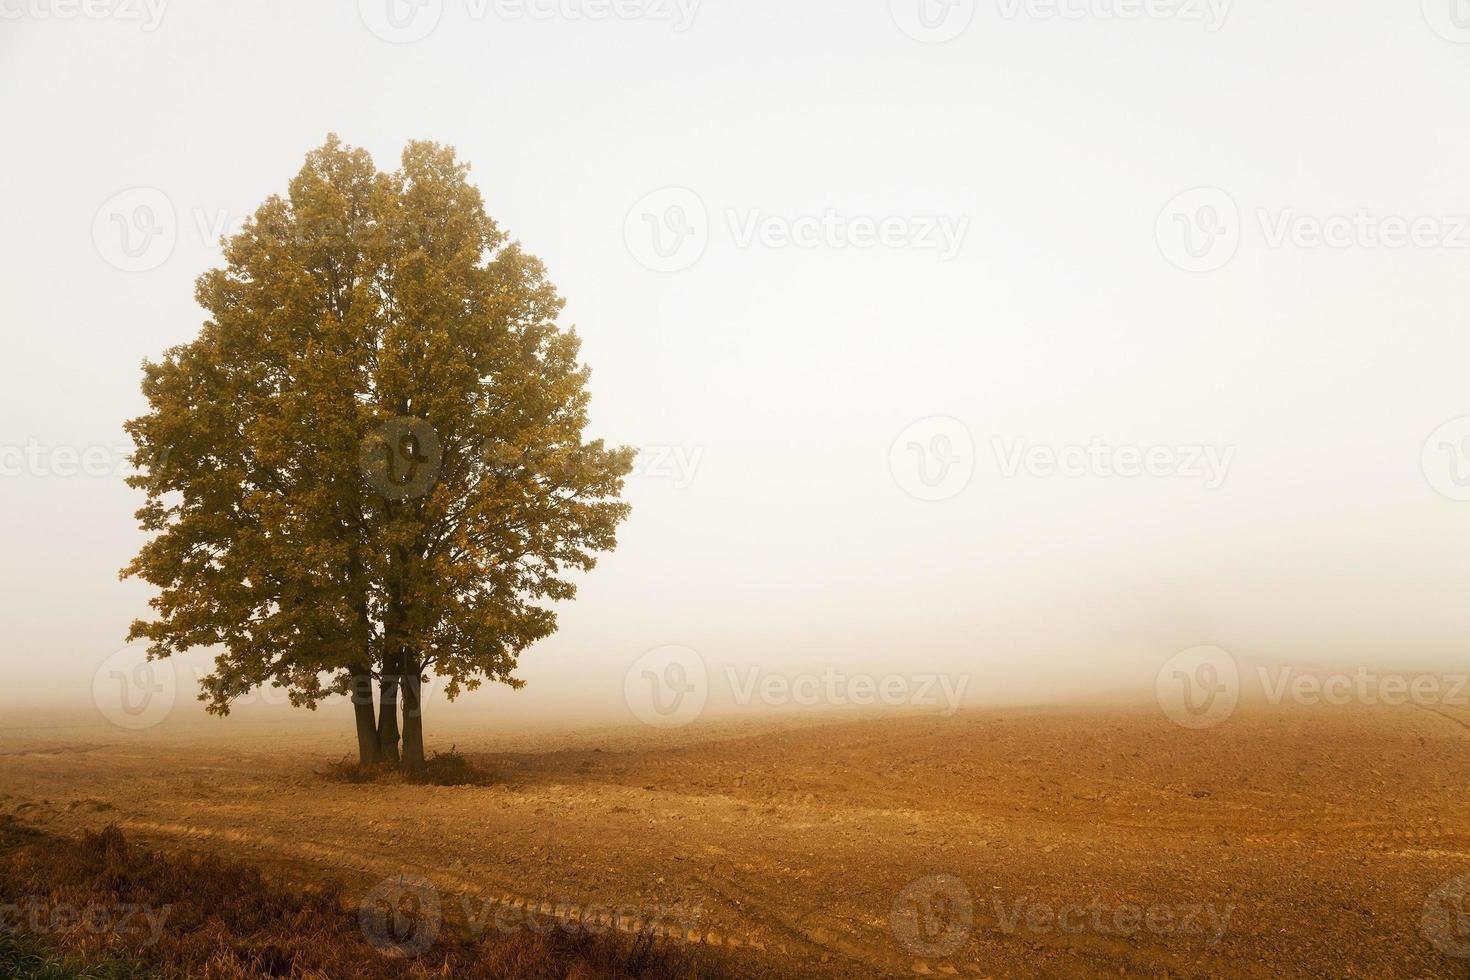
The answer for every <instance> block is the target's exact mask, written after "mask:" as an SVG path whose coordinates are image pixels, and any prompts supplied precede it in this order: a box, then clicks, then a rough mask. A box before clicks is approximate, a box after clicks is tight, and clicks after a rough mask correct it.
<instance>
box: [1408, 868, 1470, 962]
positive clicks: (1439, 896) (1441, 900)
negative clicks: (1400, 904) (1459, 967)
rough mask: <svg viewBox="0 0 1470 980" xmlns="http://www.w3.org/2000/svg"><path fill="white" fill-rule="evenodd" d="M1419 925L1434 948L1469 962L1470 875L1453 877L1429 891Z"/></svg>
mask: <svg viewBox="0 0 1470 980" xmlns="http://www.w3.org/2000/svg"><path fill="white" fill-rule="evenodd" d="M1420 923H1421V925H1422V926H1423V928H1424V935H1425V936H1427V937H1428V938H1429V941H1430V942H1431V943H1433V944H1434V948H1435V949H1437V950H1439V951H1440V952H1441V953H1444V954H1445V955H1446V956H1453V957H1456V958H1457V959H1462V960H1463V959H1470V875H1460V876H1459V877H1458V878H1451V879H1450V880H1449V881H1447V882H1445V883H1444V884H1442V885H1440V886H1439V887H1438V888H1436V889H1435V890H1434V891H1432V892H1430V893H1429V897H1428V898H1426V899H1424V915H1423V917H1422V918H1421V919H1420Z"/></svg>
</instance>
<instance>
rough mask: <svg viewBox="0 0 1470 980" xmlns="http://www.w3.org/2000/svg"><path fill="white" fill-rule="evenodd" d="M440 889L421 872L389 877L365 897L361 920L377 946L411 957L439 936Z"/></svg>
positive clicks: (389, 952) (359, 920)
mask: <svg viewBox="0 0 1470 980" xmlns="http://www.w3.org/2000/svg"><path fill="white" fill-rule="evenodd" d="M442 921H443V918H442V914H441V912H440V908H439V889H437V888H435V887H434V884H433V882H431V881H429V879H427V878H424V877H422V876H419V875H400V876H398V877H396V878H385V879H383V880H382V881H381V882H379V883H378V884H377V885H376V886H375V887H374V888H373V890H372V891H370V892H368V893H367V895H365V896H364V897H363V900H362V905H361V906H359V908H358V914H357V922H358V925H359V926H360V927H361V928H362V934H363V936H364V937H365V938H366V939H367V941H368V942H369V943H371V944H372V945H373V947H374V948H375V949H377V950H379V951H380V952H383V953H386V954H387V955H389V956H393V957H397V958H402V959H406V960H411V959H413V958H414V957H416V956H418V955H420V954H421V953H423V952H424V951H425V950H427V949H428V948H429V947H430V946H432V945H434V940H435V939H437V938H439V925H440V923H441V922H442Z"/></svg>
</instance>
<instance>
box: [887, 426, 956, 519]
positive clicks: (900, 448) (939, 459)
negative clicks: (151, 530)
mask: <svg viewBox="0 0 1470 980" xmlns="http://www.w3.org/2000/svg"><path fill="white" fill-rule="evenodd" d="M888 471H889V473H890V474H892V476H893V482H894V483H896V484H897V485H898V487H899V489H901V490H903V492H904V493H907V494H908V495H909V496H911V497H914V498H916V499H918V500H924V501H929V502H931V503H934V502H938V501H941V500H949V499H950V498H952V497H955V496H958V495H959V494H960V493H962V492H963V491H964V489H965V488H966V487H967V486H969V485H970V480H971V478H972V477H974V475H975V439H974V437H973V436H972V435H971V434H970V429H969V427H968V426H966V425H965V423H963V422H961V421H960V420H959V419H957V418H953V417H951V416H948V415H931V416H929V417H928V418H923V419H919V420H918V421H917V422H915V423H913V424H912V425H910V426H908V427H907V428H906V429H904V430H903V431H902V432H900V433H899V434H898V437H897V438H896V439H894V440H893V444H892V445H891V446H889V448H888Z"/></svg>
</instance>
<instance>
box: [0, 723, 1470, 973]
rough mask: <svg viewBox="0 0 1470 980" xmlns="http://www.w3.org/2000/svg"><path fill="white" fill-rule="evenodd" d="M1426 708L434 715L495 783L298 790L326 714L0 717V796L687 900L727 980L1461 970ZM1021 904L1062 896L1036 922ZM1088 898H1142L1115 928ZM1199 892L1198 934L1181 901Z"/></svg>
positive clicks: (473, 886) (313, 863)
mask: <svg viewBox="0 0 1470 980" xmlns="http://www.w3.org/2000/svg"><path fill="white" fill-rule="evenodd" d="M1451 714H1453V712H1445V711H1443V710H1436V711H1430V710H1425V709H1420V708H1415V707H1412V706H1406V707H1397V708H1387V707H1375V708H1368V707H1361V706H1359V707H1353V708H1337V707H1314V708H1306V707H1277V708H1265V707H1261V708H1242V709H1241V710H1240V711H1239V712H1238V713H1237V714H1236V716H1235V717H1234V718H1232V719H1231V720H1230V721H1229V722H1228V723H1226V724H1225V725H1223V726H1221V727H1219V728H1217V729H1213V730H1209V731H1204V732H1197V731H1187V730H1184V729H1180V728H1177V727H1175V726H1173V725H1172V724H1170V723H1169V722H1168V721H1167V720H1165V719H1163V718H1162V717H1160V716H1159V715H1158V714H1157V712H1151V711H1146V710H1143V709H1132V708H1118V707H1113V708H1097V707H1094V708H1087V709H1075V708H1074V709H1066V710H1063V709H1059V708H1048V709H1007V710H993V711H963V712H961V713H959V714H958V715H956V716H955V717H953V718H950V719H942V718H935V717H914V716H891V717H881V718H867V719H861V720H856V721H854V720H851V719H847V718H819V719H813V718H810V717H809V718H806V719H803V720H801V721H780V722H776V721H769V720H767V721H762V722H741V723H735V722H730V723H723V724H704V725H700V726H694V727H692V728H690V729H687V730H684V731H681V732H679V733H676V734H672V735H670V734H661V733H652V732H648V731H646V730H642V731H634V730H632V729H605V730H588V731H581V732H576V733H567V734H563V735H523V736H512V735H492V734H485V733H484V732H481V733H479V734H475V733H472V732H469V731H466V732H464V733H460V734H459V736H458V737H456V738H454V739H453V741H454V742H456V743H457V745H458V748H459V749H460V751H464V752H468V753H471V754H473V755H474V757H475V758H476V759H477V760H479V761H483V762H485V763H487V764H489V765H491V766H493V767H495V768H496V769H497V770H499V772H500V773H501V774H502V776H503V781H502V782H501V783H499V784H497V785H494V786H490V787H483V788H479V787H455V788H450V787H420V786H408V785H390V786H353V785H342V784H336V783H329V782H327V781H326V780H325V779H324V778H323V777H322V776H321V775H320V770H321V769H322V768H323V767H324V766H325V764H326V763H328V762H330V761H334V760H336V759H340V758H341V757H342V756H343V754H344V753H345V752H346V751H347V750H348V748H349V745H350V732H348V731H347V730H346V719H343V729H342V731H340V732H337V731H336V730H335V729H334V730H333V731H332V732H331V733H330V734H328V733H325V732H324V730H323V729H321V728H320V727H319V726H310V727H307V728H300V727H279V728H275V729H273V730H271V731H269V732H263V731H261V730H259V729H255V730H251V731H250V732H248V733H245V732H240V731H230V730H229V729H228V725H229V722H219V723H218V724H219V725H220V726H221V727H220V729H219V731H220V732H226V731H230V734H229V735H228V736H226V735H223V734H209V735H205V736H197V735H191V736H190V737H188V738H182V737H178V736H177V735H173V736H168V735H162V734H157V733H154V734H150V735H143V736H138V735H132V734H129V733H123V732H119V731H117V730H103V729H100V728H98V729H94V730H91V731H88V732H85V733H78V732H75V731H73V732H60V731H53V732H51V733H49V734H48V733H47V732H44V731H38V730H33V731H31V732H28V733H27V732H21V731H18V730H11V731H9V732H6V733H0V814H11V815H14V816H15V818H16V819H17V820H20V821H23V822H26V823H29V824H33V825H36V826H39V827H42V828H44V829H47V830H50V831H53V832H57V831H59V832H76V831H78V830H80V829H82V828H93V829H95V828H100V827H103V826H105V825H107V824H109V823H116V824H117V825H119V826H120V827H122V828H123V829H124V831H125V832H127V833H128V834H129V835H130V836H136V837H139V838H141V839H144V840H147V841H149V842H151V843H154V844H165V845H167V846H171V847H180V848H184V849H195V850H210V851H216V852H218V853H221V854H223V855H225V856H228V857H231V858H234V859H242V860H246V861H249V862H252V863H256V864H260V865H264V866H265V867H266V868H267V869H268V870H270V871H271V872H273V873H276V874H279V875H280V876H282V877H284V878H288V879H289V878H295V879H313V878H321V877H337V878H345V879H347V880H348V881H349V882H350V883H351V885H352V886H353V887H355V888H357V889H358V890H359V891H362V892H365V891H366V890H367V889H368V888H371V887H372V886H373V885H375V884H377V883H378V882H379V881H380V880H382V879H384V878H386V877H391V876H396V875H401V874H413V875H423V876H426V877H427V878H429V879H430V880H431V881H432V882H433V883H434V884H435V886H437V888H438V889H439V890H440V891H441V892H443V893H444V895H445V896H446V897H445V900H444V904H445V907H446V909H447V910H448V911H447V912H446V915H447V916H448V917H449V918H451V919H452V918H454V917H455V915H456V914H457V910H458V909H460V908H463V907H464V906H463V905H462V902H463V900H464V899H465V897H466V896H469V897H471V907H472V908H473V907H480V906H479V905H478V902H479V901H480V900H481V899H485V898H489V899H493V900H496V901H497V902H500V903H510V907H511V908H515V907H518V906H519V905H521V904H522V903H526V902H529V903H531V904H533V905H536V906H540V905H542V904H543V903H545V904H546V905H547V906H548V907H552V908H554V907H555V906H557V905H560V904H564V903H570V904H573V905H576V906H579V907H582V908H585V907H588V906H594V905H596V906H608V907H619V906H626V907H629V908H631V909H634V910H637V911H639V912H643V911H645V910H651V909H659V908H664V909H671V908H675V907H681V908H683V909H685V910H688V909H697V910H698V912H697V924H698V931H699V933H700V936H701V941H704V942H708V941H709V940H710V938H711V937H710V935H709V934H710V933H711V932H713V933H714V934H715V936H714V938H715V939H716V941H718V942H719V943H720V944H722V945H724V944H731V943H739V944H740V946H739V952H738V953H737V954H736V955H737V957H738V962H740V963H743V964H744V965H745V966H746V967H747V968H748V969H749V972H751V973H753V974H758V973H760V972H762V971H763V970H764V969H765V968H766V967H765V965H769V966H770V967H775V966H777V965H781V964H784V965H785V966H786V967H788V968H794V969H796V970H798V971H799V972H801V973H803V974H808V975H826V976H844V977H845V976H852V977H866V976H879V975H882V976H888V975H892V976H913V975H915V974H916V973H917V974H919V975H924V974H933V975H935V976H945V975H955V976H993V977H1077V976H1102V975H1108V976H1173V977H1186V976H1188V977H1205V976H1245V977H1282V976H1326V977H1389V976H1401V977H1431V976H1433V977H1470V960H1462V959H1455V958H1452V957H1450V956H1447V955H1445V954H1443V953H1441V952H1440V951H1439V950H1437V949H1436V948H1435V946H1434V945H1433V944H1432V943H1431V942H1430V940H1429V939H1428V938H1427V937H1426V934H1425V932H1424V929H1423V926H1422V924H1421V920H1422V917H1423V914H1424V908H1425V901H1426V897H1427V896H1429V895H1430V893H1431V892H1433V891H1434V889H1435V888H1436V887H1437V886H1439V885H1440V884H1441V883H1443V882H1445V881H1446V880H1447V879H1450V878H1453V877H1456V876H1458V875H1464V874H1470V788H1467V780H1466V774H1467V772H1470V730H1467V728H1466V727H1465V722H1467V721H1470V717H1465V716H1463V713H1462V714H1461V715H1456V716H1454V717H1450V715H1451ZM431 734H432V733H431ZM449 741H450V739H449V738H443V737H440V738H432V739H431V743H433V744H434V745H437V747H438V748H443V749H447V748H448V747H449V744H448V743H449ZM364 839H368V840H371V841H372V842H373V844H372V845H371V846H370V847H367V848H364V847H363V846H362V845H361V844H360V843H359V842H360V841H362V840H364ZM933 875H952V876H954V877H956V878H958V879H960V880H961V881H962V882H963V883H964V886H965V888H966V889H967V890H968V892H969V894H970V895H971V898H972V904H973V914H972V919H973V924H972V927H971V928H970V930H969V932H968V935H967V936H965V935H964V934H963V933H961V936H962V941H961V942H960V944H959V945H958V948H957V949H955V950H954V951H953V952H952V953H948V955H929V956H925V955H920V954H921V953H922V952H923V950H920V951H918V952H916V951H915V949H914V948H913V947H912V946H908V947H906V946H905V945H904V944H903V943H901V942H900V940H899V938H897V937H896V936H895V932H894V929H893V927H892V913H893V911H894V908H895V901H896V899H898V897H899V895H900V893H901V892H904V890H905V888H906V886H909V884H910V883H911V882H914V881H916V880H920V881H922V880H923V879H925V878H926V877H927V876H933ZM925 887H926V886H925V885H924V884H922V883H921V884H919V885H917V886H915V888H916V889H917V890H918V891H919V892H922V891H923V890H924V889H925ZM909 894H914V892H913V891H912V890H911V891H910V893H909ZM1018 902H1019V903H1021V905H1020V908H1022V909H1030V910H1031V911H1032V913H1033V914H1034V915H1036V916H1037V918H1036V919H1035V924H1032V923H1028V921H1027V918H1026V916H1025V915H1024V914H1023V915H1022V917H1021V918H1020V919H1019V920H1018V919H1015V918H1014V915H1015V913H1016V911H1017V908H1018V905H1017V903H1018ZM1041 906H1049V907H1050V908H1051V909H1052V910H1054V911H1055V910H1059V909H1063V908H1067V907H1071V908H1073V909H1074V910H1075V909H1078V908H1079V907H1080V909H1082V911H1075V913H1074V914H1073V915H1072V916H1071V917H1070V918H1069V919H1068V922H1069V923H1070V926H1071V928H1070V929H1068V930H1063V929H1060V928H1058V927H1057V926H1056V923H1055V920H1054V919H1053V918H1051V917H1050V916H1048V915H1046V914H1045V913H1044V912H1037V911H1036V910H1037V909H1038V908H1039V907H1041ZM1120 906H1121V907H1123V908H1124V909H1125V912H1126V909H1128V908H1137V909H1141V910H1146V909H1150V908H1155V909H1166V910H1167V912H1168V917H1167V918H1165V916H1164V913H1163V912H1158V917H1157V918H1156V920H1155V923H1156V927H1149V926H1147V925H1138V926H1134V927H1130V926H1129V923H1128V920H1127V919H1126V914H1125V918H1124V919H1122V920H1119V919H1115V918H1114V916H1115V914H1116V913H1117V912H1118V910H1119V907H1120ZM900 907H901V908H903V907H906V906H903V905H902V904H901V905H900ZM1227 909H1228V912H1229V920H1228V925H1227V926H1226V927H1225V930H1224V932H1223V935H1221V936H1220V937H1219V939H1218V941H1217V942H1216V941H1213V936H1214V926H1213V925H1212V920H1211V919H1210V918H1209V913H1211V912H1213V913H1214V914H1215V916H1216V917H1217V920H1218V917H1220V916H1223V915H1224V913H1225V912H1226V910H1227ZM1099 910H1100V911H1099ZM1191 911H1193V915H1192V916H1191ZM1185 918H1190V919H1191V924H1190V926H1189V927H1188V928H1185V927H1184V926H1183V924H1182V923H1183V920H1184V919H1185ZM512 921H514V919H512ZM919 921H921V922H924V923H926V924H932V922H931V920H928V919H921V920H919ZM936 921H939V924H940V925H942V924H943V921H942V920H936ZM1099 923H1101V926H1100V927H1099Z"/></svg>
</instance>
